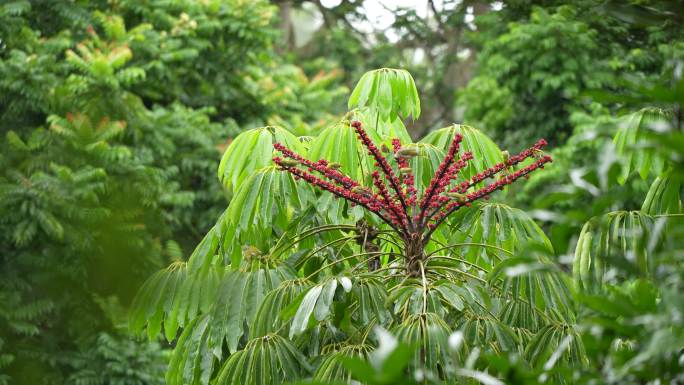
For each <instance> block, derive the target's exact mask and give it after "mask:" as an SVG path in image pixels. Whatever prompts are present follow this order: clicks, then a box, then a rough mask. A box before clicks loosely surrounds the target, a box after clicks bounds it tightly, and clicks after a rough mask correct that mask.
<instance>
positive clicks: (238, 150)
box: [218, 126, 305, 192]
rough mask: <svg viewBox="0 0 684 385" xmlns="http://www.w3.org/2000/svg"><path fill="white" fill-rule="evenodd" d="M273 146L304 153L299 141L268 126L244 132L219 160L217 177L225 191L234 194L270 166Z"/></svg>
mask: <svg viewBox="0 0 684 385" xmlns="http://www.w3.org/2000/svg"><path fill="white" fill-rule="evenodd" d="M274 143H282V144H284V145H285V146H287V147H288V148H290V149H292V150H293V151H296V152H298V153H300V154H301V153H304V151H305V148H304V146H303V145H302V144H301V143H300V141H299V139H298V138H297V137H296V136H294V135H293V134H291V133H290V132H289V131H287V130H285V129H284V128H280V127H273V126H268V127H261V128H255V129H251V130H247V131H245V132H243V133H241V134H240V135H238V136H237V137H236V138H235V139H234V140H233V142H232V143H231V144H230V146H228V148H227V149H226V152H225V153H224V154H223V157H222V158H221V163H220V164H219V168H218V177H219V179H220V180H221V181H222V182H223V185H224V186H225V187H226V189H228V191H230V192H235V191H237V190H238V188H240V185H241V184H242V182H244V181H245V180H246V179H247V178H249V177H250V176H251V175H252V174H253V173H254V172H255V171H256V170H259V169H261V168H263V167H265V166H268V165H270V164H272V163H271V158H272V157H273V144H274Z"/></svg>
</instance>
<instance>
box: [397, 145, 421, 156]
mask: <svg viewBox="0 0 684 385" xmlns="http://www.w3.org/2000/svg"><path fill="white" fill-rule="evenodd" d="M397 156H400V157H404V158H412V157H414V156H418V149H417V148H415V147H404V148H400V149H399V151H397Z"/></svg>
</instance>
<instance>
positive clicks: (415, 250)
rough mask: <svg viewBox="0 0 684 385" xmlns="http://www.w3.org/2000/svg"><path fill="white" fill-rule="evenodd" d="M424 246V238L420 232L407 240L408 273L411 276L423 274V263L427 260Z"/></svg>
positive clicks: (405, 251) (405, 252) (405, 253)
mask: <svg viewBox="0 0 684 385" xmlns="http://www.w3.org/2000/svg"><path fill="white" fill-rule="evenodd" d="M423 247H424V245H423V239H422V237H421V236H420V234H412V235H411V238H410V239H407V240H406V249H405V250H404V256H405V257H406V273H407V274H408V275H409V276H411V277H420V276H421V264H422V263H424V261H425V252H424V250H423Z"/></svg>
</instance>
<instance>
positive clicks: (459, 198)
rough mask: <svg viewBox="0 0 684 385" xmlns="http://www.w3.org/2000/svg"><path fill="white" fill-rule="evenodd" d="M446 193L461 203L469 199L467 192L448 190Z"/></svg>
mask: <svg viewBox="0 0 684 385" xmlns="http://www.w3.org/2000/svg"><path fill="white" fill-rule="evenodd" d="M445 195H446V196H448V197H449V198H451V199H453V200H455V201H456V202H460V203H463V202H465V201H466V200H467V197H466V195H465V194H461V193H457V192H452V191H448V192H446V193H445Z"/></svg>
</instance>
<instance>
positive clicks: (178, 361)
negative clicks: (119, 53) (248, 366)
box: [166, 314, 220, 385]
mask: <svg viewBox="0 0 684 385" xmlns="http://www.w3.org/2000/svg"><path fill="white" fill-rule="evenodd" d="M209 318H210V317H209V315H207V314H205V315H203V316H199V317H197V318H195V319H194V320H192V322H190V323H189V324H188V325H187V326H186V327H185V329H184V330H183V333H182V334H181V336H180V338H179V339H178V342H177V343H176V348H175V349H174V350H173V354H172V355H171V360H170V362H169V367H168V370H167V372H166V383H167V384H169V385H185V384H193V385H194V384H202V385H206V384H208V383H209V379H210V378H211V374H212V372H213V368H214V363H215V360H216V358H217V357H215V356H214V353H213V352H214V351H215V350H216V346H213V345H212V341H211V339H210V330H211V329H210V327H209V322H210V319H209ZM218 349H220V345H219V346H218Z"/></svg>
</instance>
